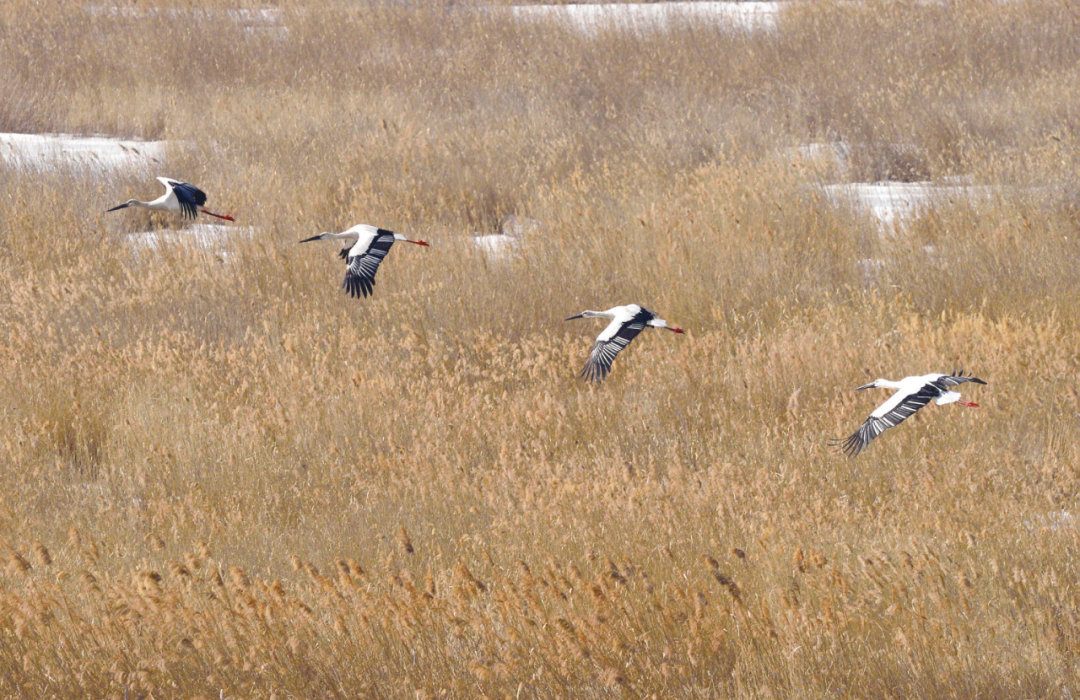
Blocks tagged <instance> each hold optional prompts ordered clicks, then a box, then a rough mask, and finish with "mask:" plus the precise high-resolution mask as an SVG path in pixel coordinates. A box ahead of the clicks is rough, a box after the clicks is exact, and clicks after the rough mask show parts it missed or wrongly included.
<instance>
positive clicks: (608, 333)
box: [581, 309, 656, 382]
mask: <svg viewBox="0 0 1080 700" xmlns="http://www.w3.org/2000/svg"><path fill="white" fill-rule="evenodd" d="M655 315H656V314H654V313H653V312H651V311H648V310H646V309H642V310H641V311H639V312H638V313H637V315H635V316H634V317H633V318H631V319H630V320H629V321H621V320H619V319H615V320H614V321H612V322H611V323H609V324H608V327H607V328H605V329H604V331H603V332H602V333H601V334H600V337H598V338H597V339H596V343H595V344H594V345H593V349H592V352H591V353H590V354H589V359H588V361H587V362H586V363H585V367H584V368H582V370H581V377H582V378H583V379H588V380H592V381H595V382H602V381H604V378H605V377H607V375H608V373H609V372H611V363H612V362H614V361H615V356H616V355H618V354H619V352H621V351H622V349H623V348H625V347H626V346H627V345H629V344H630V341H631V340H633V339H634V338H636V337H637V335H638V333H640V332H641V331H643V330H645V326H646V324H648V322H649V321H650V320H651V319H652V318H653V317H654V316H655Z"/></svg>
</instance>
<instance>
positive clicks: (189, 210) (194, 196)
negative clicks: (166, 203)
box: [170, 180, 206, 219]
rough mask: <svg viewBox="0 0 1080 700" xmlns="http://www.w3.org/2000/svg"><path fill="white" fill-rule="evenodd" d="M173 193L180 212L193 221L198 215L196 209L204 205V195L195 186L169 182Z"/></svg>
mask: <svg viewBox="0 0 1080 700" xmlns="http://www.w3.org/2000/svg"><path fill="white" fill-rule="evenodd" d="M170 182H171V183H172V188H173V192H175V193H176V201H177V202H179V203H180V212H181V213H182V214H183V216H185V217H187V218H189V219H194V218H195V216H196V215H197V214H198V213H199V210H198V207H201V206H203V205H204V204H206V193H205V192H203V191H202V190H200V189H199V188H198V187H196V186H195V185H189V184H188V183H186V182H177V181H176V180H171V181H170Z"/></svg>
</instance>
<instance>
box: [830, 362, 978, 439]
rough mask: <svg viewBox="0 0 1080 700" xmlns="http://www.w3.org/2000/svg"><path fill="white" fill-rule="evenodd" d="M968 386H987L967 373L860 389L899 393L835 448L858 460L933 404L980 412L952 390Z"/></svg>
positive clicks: (925, 376)
mask: <svg viewBox="0 0 1080 700" xmlns="http://www.w3.org/2000/svg"><path fill="white" fill-rule="evenodd" d="M965 382H974V383H976V384H986V382H984V381H983V380H981V379H979V378H978V377H967V376H964V371H963V370H960V372H959V373H953V374H938V373H935V374H923V375H919V376H914V377H906V378H904V379H901V380H900V381H898V382H894V381H890V380H888V379H875V380H874V381H872V382H870V383H869V384H864V385H862V386H860V387H858V388H857V389H856V391H861V390H862V389H875V388H876V389H893V390H895V392H896V393H894V394H893V395H892V396H890V397H889V399H888V400H887V401H886V402H885V403H883V404H881V405H880V406H878V407H877V408H876V409H874V412H873V413H871V414H870V417H869V418H867V419H866V420H865V421H864V422H863V424H862V425H861V426H860V427H859V429H858V430H856V431H855V432H854V433H852V434H851V435H849V436H848V437H846V438H844V439H843V440H837V441H835V442H834V444H840V445H842V446H843V450H844V452H845V453H847V454H848V456H851V457H854V456H855V455H857V454H859V452H861V451H862V450H863V449H865V448H866V446H867V445H869V444H870V441H871V440H873V439H874V438H876V437H877V436H878V435H880V434H881V433H882V432H884V431H885V430H887V429H889V428H892V427H894V426H896V425H898V424H900V423H901V422H902V421H903V420H904V419H905V418H907V417H908V416H911V415H913V414H914V413H915V412H916V411H918V410H919V409H920V408H922V407H923V406H925V405H926V404H928V403H930V401H933V402H934V403H936V404H937V405H939V406H942V405H945V404H950V403H957V402H959V403H961V404H962V405H964V406H970V407H971V408H978V407H979V404H977V403H974V402H972V401H961V400H960V392H959V391H953V390H952V389H951V388H950V387H955V386H959V385H961V384H964V383H965Z"/></svg>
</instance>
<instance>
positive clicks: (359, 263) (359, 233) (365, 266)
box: [300, 224, 429, 297]
mask: <svg viewBox="0 0 1080 700" xmlns="http://www.w3.org/2000/svg"><path fill="white" fill-rule="evenodd" d="M330 238H340V239H345V240H347V241H349V243H347V244H346V246H345V247H344V248H342V249H341V253H339V255H341V257H342V259H343V260H345V263H346V267H345V282H344V283H343V284H342V285H341V286H342V287H343V288H345V289H346V290H348V292H349V296H352V297H360V296H361V295H362V296H365V297H366V296H367V295H368V294H374V293H375V291H374V289H373V287H374V286H375V273H376V272H378V270H379V263H381V262H382V261H383V258H385V257H386V254H387V253H389V252H390V247H391V246H393V245H394V241H404V242H405V243H414V244H416V245H422V246H426V245H429V244H428V243H426V242H424V241H410V240H409V239H408V238H406V237H405V236H402V235H401V234H400V233H394V232H393V231H387V230H386V229H384V228H375V227H374V226H369V225H367V224H360V225H358V226H353V227H352V228H350V229H348V230H346V231H342V232H341V233H320V234H319V235H318V236H312V237H311V238H305V239H304V240H302V241H300V242H301V243H307V242H309V241H321V240H324V239H330Z"/></svg>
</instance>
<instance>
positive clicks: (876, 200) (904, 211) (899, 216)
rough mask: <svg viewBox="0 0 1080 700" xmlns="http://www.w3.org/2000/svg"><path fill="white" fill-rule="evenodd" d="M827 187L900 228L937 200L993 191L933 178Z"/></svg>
mask: <svg viewBox="0 0 1080 700" xmlns="http://www.w3.org/2000/svg"><path fill="white" fill-rule="evenodd" d="M823 189H824V190H825V192H826V194H828V195H829V196H830V197H831V198H832V199H833V201H835V202H838V203H839V202H844V203H847V204H851V205H854V206H855V207H857V208H859V209H861V210H863V211H865V212H867V213H868V214H870V215H871V216H872V217H874V218H875V219H877V221H878V223H879V224H880V225H881V227H882V228H883V229H885V230H887V231H896V230H897V229H899V228H900V227H902V226H903V225H904V224H906V223H908V222H910V221H912V220H914V219H915V218H917V217H918V216H919V215H920V214H922V213H923V212H924V211H926V209H928V208H929V207H930V206H931V205H932V204H933V203H934V202H944V201H948V202H952V201H955V200H958V199H963V200H974V199H986V198H988V197H989V196H990V194H991V191H992V190H991V188H989V187H974V186H970V185H938V184H934V183H932V182H874V183H865V182H857V183H852V184H847V185H825V186H824V188H823Z"/></svg>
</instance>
